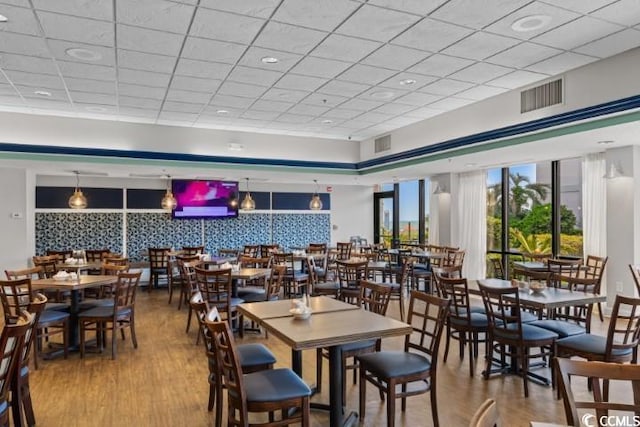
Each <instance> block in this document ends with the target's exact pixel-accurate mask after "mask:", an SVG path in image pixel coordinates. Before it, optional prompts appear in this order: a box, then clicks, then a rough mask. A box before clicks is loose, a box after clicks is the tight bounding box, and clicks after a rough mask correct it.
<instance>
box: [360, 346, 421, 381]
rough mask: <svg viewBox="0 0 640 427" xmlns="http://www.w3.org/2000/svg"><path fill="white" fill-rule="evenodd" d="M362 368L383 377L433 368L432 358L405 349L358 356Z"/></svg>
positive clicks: (415, 372)
mask: <svg viewBox="0 0 640 427" xmlns="http://www.w3.org/2000/svg"><path fill="white" fill-rule="evenodd" d="M356 358H357V359H358V360H359V361H360V368H361V369H366V370H367V371H369V372H371V373H372V374H373V375H375V376H378V377H381V378H390V377H398V376H403V375H411V374H417V373H420V372H426V371H428V370H429V369H431V360H430V359H428V358H427V357H425V356H422V355H420V354H416V353H408V352H405V351H380V352H377V353H369V354H363V355H361V356H357V357H356Z"/></svg>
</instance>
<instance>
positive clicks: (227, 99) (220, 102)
mask: <svg viewBox="0 0 640 427" xmlns="http://www.w3.org/2000/svg"><path fill="white" fill-rule="evenodd" d="M253 102H254V99H253V98H247V97H240V96H229V95H221V94H216V96H214V97H213V99H212V100H211V102H210V103H209V105H211V106H215V107H232V108H247V107H249V106H250V105H251V104H253Z"/></svg>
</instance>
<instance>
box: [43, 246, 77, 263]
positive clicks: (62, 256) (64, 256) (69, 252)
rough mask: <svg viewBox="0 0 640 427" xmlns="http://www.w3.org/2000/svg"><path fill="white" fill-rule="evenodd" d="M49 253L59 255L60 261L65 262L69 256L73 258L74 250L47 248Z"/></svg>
mask: <svg viewBox="0 0 640 427" xmlns="http://www.w3.org/2000/svg"><path fill="white" fill-rule="evenodd" d="M47 255H49V256H55V257H57V258H58V262H64V260H65V259H67V258H73V251H72V250H71V249H69V250H66V251H52V250H47Z"/></svg>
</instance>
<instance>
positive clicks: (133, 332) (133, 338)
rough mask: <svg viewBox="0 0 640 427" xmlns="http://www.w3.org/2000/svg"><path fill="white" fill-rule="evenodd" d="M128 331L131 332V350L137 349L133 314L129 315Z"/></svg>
mask: <svg viewBox="0 0 640 427" xmlns="http://www.w3.org/2000/svg"><path fill="white" fill-rule="evenodd" d="M129 329H130V331H131V342H132V343H133V348H138V338H137V337H136V320H135V315H134V314H133V312H132V313H131V319H130V320H129Z"/></svg>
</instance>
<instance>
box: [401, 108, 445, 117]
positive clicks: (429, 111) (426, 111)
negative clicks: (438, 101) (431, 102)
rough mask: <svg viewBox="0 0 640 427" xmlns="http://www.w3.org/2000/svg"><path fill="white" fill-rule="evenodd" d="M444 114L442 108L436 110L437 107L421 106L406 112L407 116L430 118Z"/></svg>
mask: <svg viewBox="0 0 640 427" xmlns="http://www.w3.org/2000/svg"><path fill="white" fill-rule="evenodd" d="M440 114H442V110H436V109H435V108H429V107H421V108H417V109H415V110H413V111H410V112H408V113H406V114H405V116H407V117H415V118H417V119H428V118H430V117H434V116H437V115H440Z"/></svg>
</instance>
